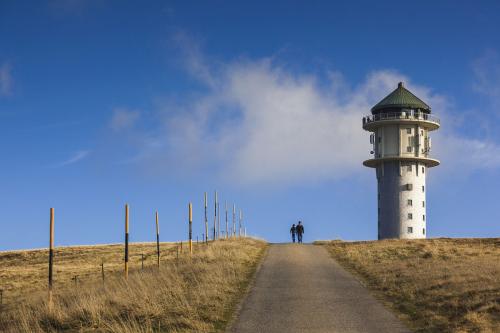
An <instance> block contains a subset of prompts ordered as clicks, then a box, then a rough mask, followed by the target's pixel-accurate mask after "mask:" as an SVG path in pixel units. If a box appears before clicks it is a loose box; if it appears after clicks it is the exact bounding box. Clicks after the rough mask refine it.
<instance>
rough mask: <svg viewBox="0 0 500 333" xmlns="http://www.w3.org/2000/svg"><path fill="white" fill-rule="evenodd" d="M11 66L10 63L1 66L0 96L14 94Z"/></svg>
mask: <svg viewBox="0 0 500 333" xmlns="http://www.w3.org/2000/svg"><path fill="white" fill-rule="evenodd" d="M11 70H12V68H11V66H10V64H8V63H4V64H2V66H0V96H10V95H11V94H12V75H11Z"/></svg>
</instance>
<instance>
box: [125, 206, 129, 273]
mask: <svg viewBox="0 0 500 333" xmlns="http://www.w3.org/2000/svg"><path fill="white" fill-rule="evenodd" d="M125 278H126V279H128V204H125Z"/></svg>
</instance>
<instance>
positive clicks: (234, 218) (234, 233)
mask: <svg viewBox="0 0 500 333" xmlns="http://www.w3.org/2000/svg"><path fill="white" fill-rule="evenodd" d="M233 237H236V205H235V204H233Z"/></svg>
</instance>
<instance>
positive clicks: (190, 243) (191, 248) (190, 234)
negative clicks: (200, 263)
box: [188, 203, 193, 255]
mask: <svg viewBox="0 0 500 333" xmlns="http://www.w3.org/2000/svg"><path fill="white" fill-rule="evenodd" d="M188 207H189V255H193V205H192V204H191V203H189V206H188Z"/></svg>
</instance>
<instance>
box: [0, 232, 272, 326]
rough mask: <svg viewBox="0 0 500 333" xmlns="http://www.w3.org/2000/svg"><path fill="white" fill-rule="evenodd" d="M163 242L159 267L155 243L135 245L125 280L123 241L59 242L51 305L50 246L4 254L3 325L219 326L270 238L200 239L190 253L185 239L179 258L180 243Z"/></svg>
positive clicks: (0, 264)
mask: <svg viewBox="0 0 500 333" xmlns="http://www.w3.org/2000/svg"><path fill="white" fill-rule="evenodd" d="M161 247H162V257H161V267H160V269H159V270H158V267H157V262H156V252H155V251H156V245H155V244H131V246H130V260H131V261H130V275H129V278H128V280H125V279H124V278H123V273H122V272H123V246H122V245H102V246H78V247H64V248H57V249H56V251H55V264H54V271H55V273H54V274H55V276H54V278H55V280H54V303H53V306H52V308H51V309H50V308H49V307H48V305H47V272H48V268H47V250H29V251H12V252H0V289H3V290H4V302H3V303H4V305H3V307H2V309H1V310H0V331H2V332H4V331H5V332H52V331H62V332H64V331H68V332H73V331H79V332H90V331H92V332H214V331H218V330H220V329H221V328H223V327H224V326H225V325H226V324H227V321H228V320H229V318H230V315H231V314H232V312H233V308H234V307H235V305H236V304H237V302H238V300H239V299H240V297H241V295H242V293H243V291H244V289H245V287H246V285H247V284H248V283H249V281H250V279H251V276H252V275H253V273H254V271H255V269H256V266H257V263H258V262H259V259H260V258H261V256H262V255H263V253H264V251H265V248H266V244H265V243H264V242H262V241H258V240H254V239H248V238H247V239H242V240H227V241H226V240H223V241H217V242H212V243H210V244H209V245H208V246H207V245H204V244H198V245H197V244H195V247H194V254H193V256H192V257H191V256H189V254H188V251H187V247H186V244H184V249H183V250H184V251H183V252H182V253H180V254H179V256H178V255H177V253H178V249H179V248H178V245H177V244H172V243H170V244H166V243H162V245H161ZM143 255H144V269H143V268H142V256H143ZM103 262H104V268H105V280H104V283H103V281H102V276H101V263H103ZM75 276H77V278H76V280H75Z"/></svg>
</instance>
